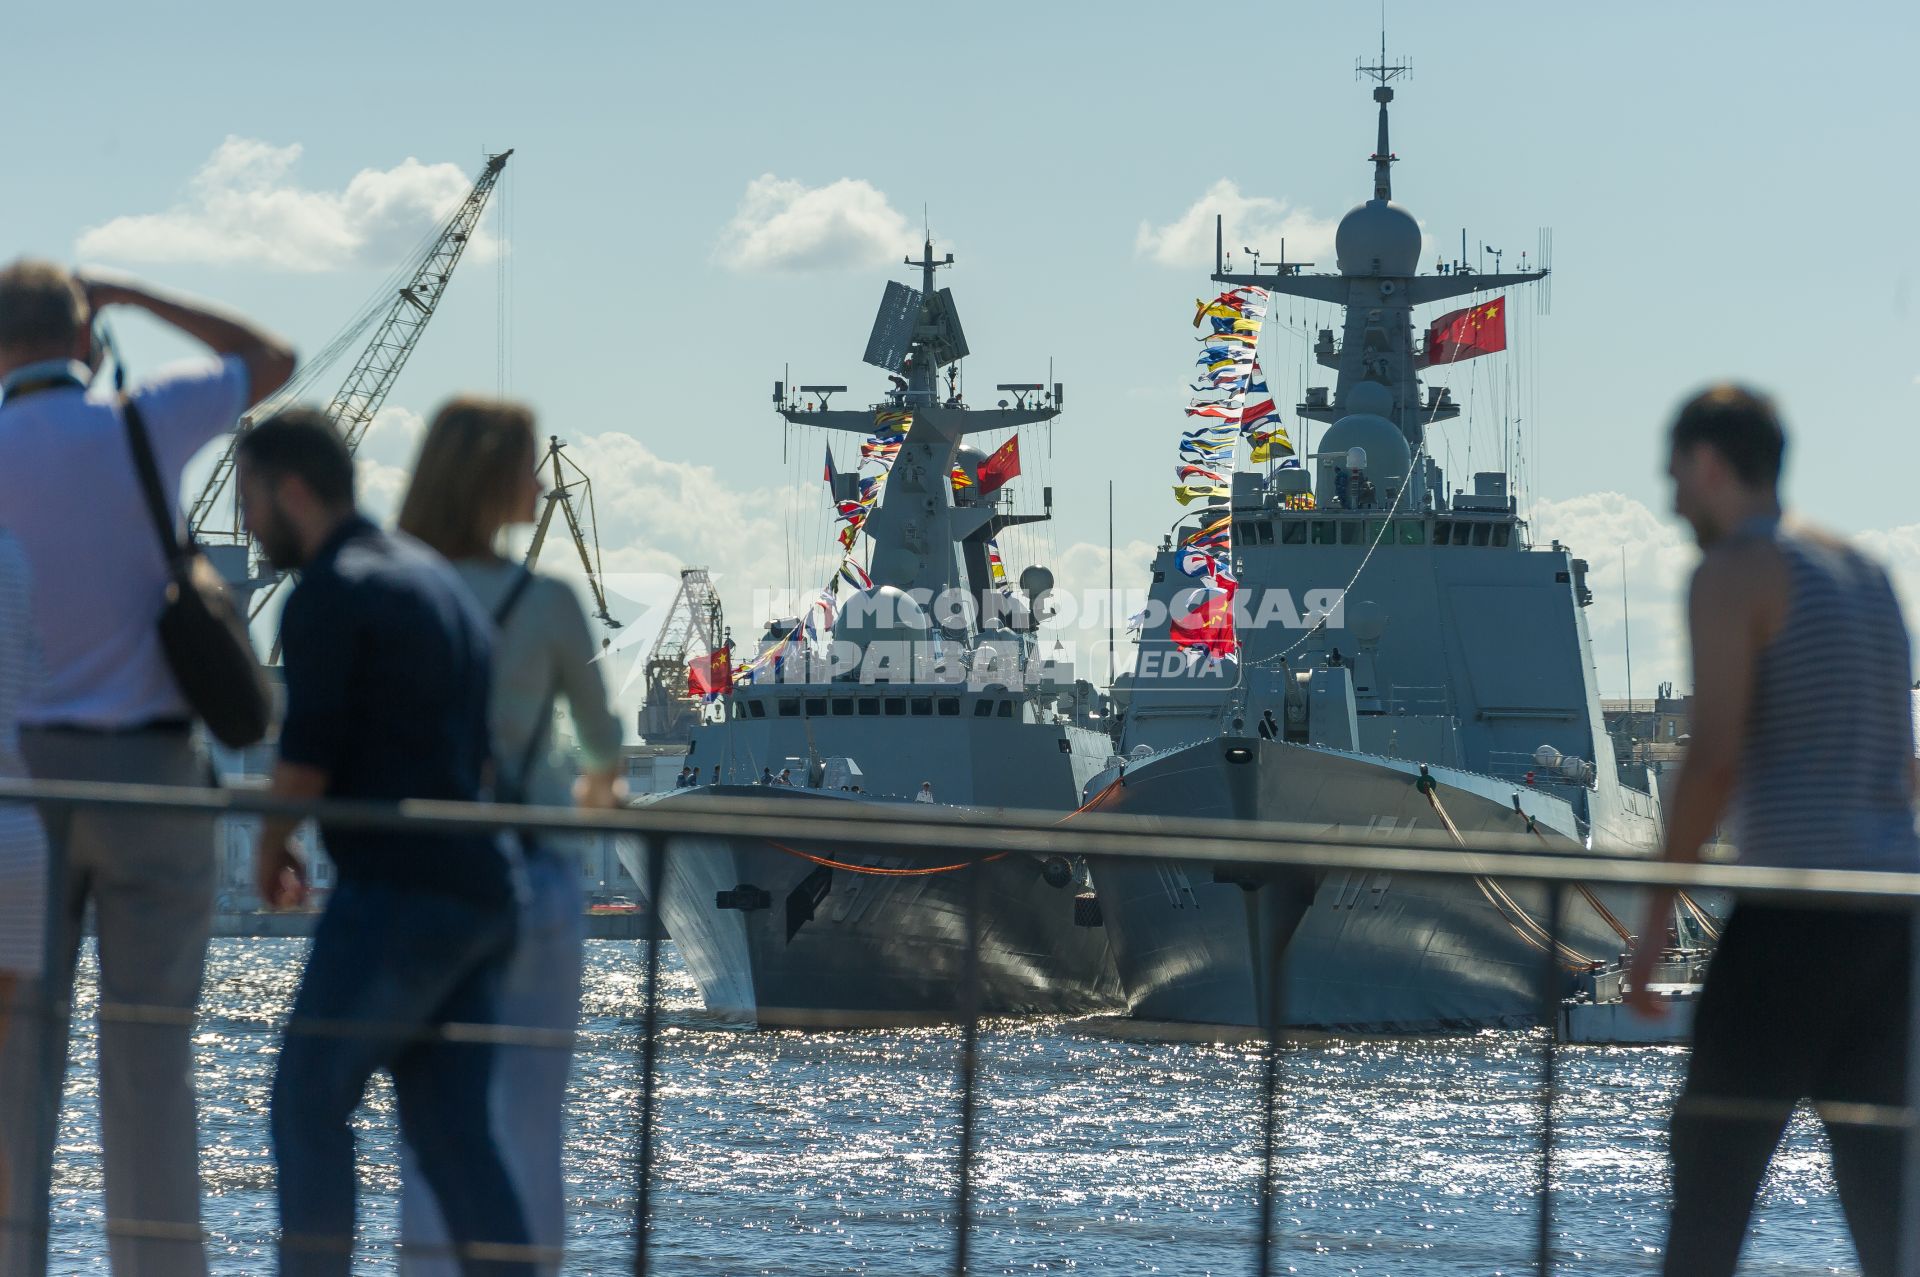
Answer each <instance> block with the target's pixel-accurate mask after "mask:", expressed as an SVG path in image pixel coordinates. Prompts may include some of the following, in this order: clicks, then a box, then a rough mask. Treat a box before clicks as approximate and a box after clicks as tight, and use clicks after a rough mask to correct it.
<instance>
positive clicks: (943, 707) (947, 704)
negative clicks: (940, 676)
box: [934, 696, 960, 718]
mask: <svg viewBox="0 0 1920 1277" xmlns="http://www.w3.org/2000/svg"><path fill="white" fill-rule="evenodd" d="M934 708H935V709H936V710H938V711H939V712H940V717H942V718H958V717H960V698H959V697H958V696H942V697H941V698H940V699H939V701H938V702H937V703H936V704H935V705H934Z"/></svg>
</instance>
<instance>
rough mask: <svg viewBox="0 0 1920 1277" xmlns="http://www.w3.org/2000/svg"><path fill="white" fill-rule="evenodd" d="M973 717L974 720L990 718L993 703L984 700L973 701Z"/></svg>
mask: <svg viewBox="0 0 1920 1277" xmlns="http://www.w3.org/2000/svg"><path fill="white" fill-rule="evenodd" d="M973 716H974V717H975V718H992V717H993V702H992V701H989V700H984V699H983V700H977V701H975V702H974V703H973Z"/></svg>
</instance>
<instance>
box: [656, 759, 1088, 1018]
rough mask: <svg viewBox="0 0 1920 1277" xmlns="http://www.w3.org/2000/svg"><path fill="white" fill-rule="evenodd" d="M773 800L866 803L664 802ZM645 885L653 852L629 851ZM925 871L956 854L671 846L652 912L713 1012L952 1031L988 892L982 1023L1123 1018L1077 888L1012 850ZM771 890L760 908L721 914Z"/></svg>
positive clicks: (832, 797)
mask: <svg viewBox="0 0 1920 1277" xmlns="http://www.w3.org/2000/svg"><path fill="white" fill-rule="evenodd" d="M695 793H698V794H705V795H715V796H720V797H726V796H734V797H741V796H748V795H751V796H754V797H761V798H765V797H769V796H771V797H777V798H780V799H782V800H784V801H790V802H794V803H797V804H798V803H857V804H863V805H864V804H867V803H870V802H879V803H880V805H898V804H897V803H894V804H889V803H886V802H885V801H884V800H872V799H866V798H862V797H857V796H851V795H844V794H839V793H834V792H824V791H814V790H804V789H781V788H771V789H770V788H762V787H731V786H718V787H710V788H707V789H703V790H699V791H685V792H684V795H683V794H678V793H676V794H668V795H665V796H663V798H662V799H660V801H662V802H668V803H671V802H676V801H682V800H683V798H684V796H686V795H692V794H695ZM621 854H622V858H623V860H626V861H627V865H628V870H629V872H631V873H632V874H633V876H634V879H635V880H636V881H637V882H639V883H641V884H642V885H643V889H644V885H645V884H646V883H648V882H649V881H650V879H649V876H648V870H649V866H648V864H647V862H646V859H645V857H646V856H647V855H648V854H649V853H648V852H647V851H646V850H642V849H635V848H628V849H625V850H623V851H622V853H621ZM809 855H811V856H814V857H817V858H819V859H824V860H832V861H836V862H838V863H839V864H842V865H856V866H859V867H860V869H862V870H873V869H890V870H896V871H898V870H925V869H929V868H939V867H940V866H941V865H942V864H945V863H948V862H951V861H953V860H955V859H956V857H955V856H954V855H953V854H952V853H950V852H928V851H924V850H919V849H913V848H907V847H902V848H898V849H889V852H888V853H887V854H876V853H873V852H871V851H867V850H858V851H852V850H846V849H836V848H832V847H824V846H814V845H812V844H810V843H806V842H802V841H798V840H796V841H794V842H791V843H782V844H776V843H772V842H769V841H767V840H764V839H758V838H745V837H732V836H719V837H702V838H686V839H678V840H675V841H674V843H673V845H672V846H671V847H670V848H669V849H668V851H667V854H666V858H665V863H664V864H663V865H662V867H661V869H662V887H663V889H662V891H661V897H660V899H659V900H658V901H649V903H650V904H652V905H653V906H654V907H655V908H656V909H657V910H658V911H659V914H660V918H661V921H662V922H663V923H664V924H665V925H666V928H667V932H668V934H670V935H671V936H673V938H674V943H675V945H676V946H677V947H678V949H679V952H680V955H681V958H682V960H683V961H684V962H685V963H686V966H687V969H688V972H689V974H690V975H691V976H692V977H693V980H694V982H695V984H696V985H697V986H698V987H699V989H700V994H701V998H702V1000H703V1001H704V1002H705V1004H706V1007H707V1010H708V1011H709V1012H711V1013H713V1014H714V1015H716V1016H720V1017H723V1018H725V1019H729V1020H735V1021H742V1022H749V1023H755V1024H760V1025H763V1026H797V1027H809V1028H860V1027H871V1026H881V1025H908V1024H928V1023H943V1022H950V1021H953V1020H955V1019H957V1018H960V1017H961V1016H962V1015H964V1013H965V1011H964V1004H963V1001H962V995H963V990H964V986H965V977H966V962H967V925H966V922H967V919H966V910H967V907H968V900H969V895H970V894H971V893H973V892H975V891H977V892H978V896H977V899H978V902H979V906H980V909H981V927H980V950H979V972H980V1003H979V1007H980V1012H981V1013H982V1014H984V1015H1021V1014H1049V1015H1081V1014H1089V1013H1094V1012H1102V1011H1117V1010H1120V1009H1122V1008H1123V1007H1124V1005H1125V1002H1124V998H1123V996H1122V993H1121V987H1120V982H1119V977H1118V973H1117V971H1116V969H1115V967H1114V963H1113V957H1112V953H1111V951H1110V948H1109V945H1108V941H1107V937H1106V933H1105V932H1104V931H1103V930H1101V929H1099V928H1092V927H1080V926H1075V925H1074V901H1073V891H1072V890H1071V889H1070V888H1066V889H1063V888H1056V887H1052V886H1049V885H1048V884H1047V883H1046V881H1045V880H1044V879H1043V877H1042V875H1041V865H1040V862H1039V861H1038V860H1036V859H1034V858H1033V857H1030V856H1025V855H1018V854H1015V855H1007V856H1003V857H1001V858H1000V859H997V860H993V861H990V862H987V863H985V864H981V865H978V866H975V867H972V868H967V869H958V870H950V871H945V872H934V873H905V874H902V873H892V874H879V873H872V872H860V871H859V870H854V869H847V868H836V867H832V866H828V865H822V864H819V863H817V861H816V860H813V859H808V858H807V857H808V856H809ZM743 886H745V887H751V888H757V889H758V891H759V892H764V893H765V896H764V905H763V906H762V907H750V908H744V909H743V908H738V907H732V908H723V907H719V906H718V905H717V904H716V898H717V897H718V896H720V895H721V894H722V893H732V898H733V900H734V902H735V903H738V902H740V901H741V899H742V898H743V896H744V897H745V898H746V899H747V900H748V902H749V903H756V904H757V903H759V902H758V899H757V897H755V896H753V894H752V893H742V892H741V891H740V890H739V889H740V888H742V887H743Z"/></svg>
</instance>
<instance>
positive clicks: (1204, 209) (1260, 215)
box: [1133, 178, 1339, 270]
mask: <svg viewBox="0 0 1920 1277" xmlns="http://www.w3.org/2000/svg"><path fill="white" fill-rule="evenodd" d="M1215 214H1219V215H1220V216H1221V217H1223V218H1224V219H1225V234H1226V241H1225V242H1226V247H1227V251H1228V252H1229V253H1238V252H1239V250H1240V249H1241V248H1242V247H1247V248H1256V249H1259V250H1260V252H1261V255H1262V256H1261V260H1262V261H1278V260H1279V259H1280V241H1281V240H1282V239H1285V240H1286V241H1287V246H1286V251H1287V260H1288V261H1290V262H1321V263H1330V262H1332V260H1333V232H1334V230H1335V228H1336V227H1337V226H1338V225H1339V222H1338V219H1336V218H1328V217H1316V216H1314V215H1313V213H1312V212H1311V211H1310V210H1308V209H1304V208H1296V207H1295V206H1293V205H1292V204H1289V203H1288V202H1287V201H1286V200H1283V199H1273V198H1271V197H1268V196H1265V195H1242V194H1241V193H1240V185H1239V183H1237V182H1233V181H1230V180H1228V179H1227V178H1221V179H1220V180H1219V181H1218V182H1215V183H1214V184H1213V186H1212V187H1211V188H1209V189H1208V191H1207V193H1206V194H1205V195H1202V196H1201V197H1200V198H1199V199H1197V200H1195V201H1194V202H1193V204H1192V206H1191V207H1189V208H1188V209H1187V211H1186V212H1184V213H1182V214H1181V215H1180V216H1179V217H1178V218H1176V219H1174V220H1173V221H1171V222H1168V223H1167V224H1166V225H1164V226H1154V225H1151V224H1150V223H1147V222H1141V223H1140V230H1139V232H1138V233H1137V234H1136V235H1135V236H1134V240H1133V251H1134V253H1135V254H1136V255H1137V256H1140V257H1145V258H1148V259H1149V260H1151V261H1153V262H1156V263H1158V264H1159V265H1161V266H1177V267H1181V268H1183V269H1189V270H1190V269H1196V268H1199V267H1202V266H1205V265H1206V264H1208V263H1209V262H1211V261H1212V260H1213V219H1214V215H1215ZM1242 256H1244V254H1243V255H1242ZM1248 265H1249V266H1251V265H1252V263H1248Z"/></svg>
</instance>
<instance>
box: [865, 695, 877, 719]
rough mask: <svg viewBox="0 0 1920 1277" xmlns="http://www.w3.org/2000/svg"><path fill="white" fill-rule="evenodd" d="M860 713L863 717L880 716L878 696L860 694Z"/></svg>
mask: <svg viewBox="0 0 1920 1277" xmlns="http://www.w3.org/2000/svg"><path fill="white" fill-rule="evenodd" d="M860 714H861V716H862V717H863V718H878V717H879V716H880V698H879V697H878V696H862V697H861V698H860Z"/></svg>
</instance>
